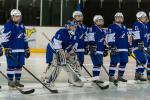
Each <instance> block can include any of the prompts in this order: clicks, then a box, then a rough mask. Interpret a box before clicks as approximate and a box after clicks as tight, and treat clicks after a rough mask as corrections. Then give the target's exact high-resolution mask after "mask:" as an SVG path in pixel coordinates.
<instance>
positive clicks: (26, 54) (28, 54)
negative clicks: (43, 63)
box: [24, 48, 30, 58]
mask: <svg viewBox="0 0 150 100" xmlns="http://www.w3.org/2000/svg"><path fill="white" fill-rule="evenodd" d="M24 56H25V58H29V57H30V49H29V48H28V49H25V52H24Z"/></svg>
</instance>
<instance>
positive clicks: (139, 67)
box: [132, 11, 148, 82]
mask: <svg viewBox="0 0 150 100" xmlns="http://www.w3.org/2000/svg"><path fill="white" fill-rule="evenodd" d="M136 18H137V21H136V22H135V23H134V24H133V26H132V31H133V32H132V34H133V41H132V47H133V53H134V55H135V57H136V59H137V60H138V61H139V62H140V63H138V62H136V72H135V80H137V81H141V82H144V81H147V79H146V78H144V74H143V72H144V68H143V66H144V65H145V64H146V61H147V57H146V54H145V50H146V49H147V35H148V34H147V32H148V29H147V26H146V24H145V23H146V20H147V15H146V13H145V12H144V11H139V12H137V14H136Z"/></svg>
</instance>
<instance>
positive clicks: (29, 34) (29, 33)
mask: <svg viewBox="0 0 150 100" xmlns="http://www.w3.org/2000/svg"><path fill="white" fill-rule="evenodd" d="M35 32H36V29H35V28H32V29H29V28H27V29H26V35H27V37H28V38H30V37H31V35H32V34H33V33H35Z"/></svg>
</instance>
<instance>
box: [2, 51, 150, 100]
mask: <svg viewBox="0 0 150 100" xmlns="http://www.w3.org/2000/svg"><path fill="white" fill-rule="evenodd" d="M85 59H86V60H85V66H86V67H87V69H88V70H89V71H91V68H92V66H91V61H90V59H89V57H86V58H85ZM0 61H1V69H2V71H3V72H4V73H6V62H5V57H4V56H3V57H1V58H0ZM104 65H105V66H106V67H107V68H108V66H109V58H108V57H107V58H105V59H104ZM25 66H26V67H27V68H28V69H29V70H30V71H32V72H33V73H34V74H35V75H36V76H37V77H38V78H41V76H42V72H43V71H44V70H45V67H46V64H45V55H44V54H32V55H31V57H30V58H29V59H28V60H26V65H25ZM126 70H127V71H126V73H125V77H126V78H127V79H129V80H130V81H129V82H128V83H127V84H125V83H120V84H119V86H118V87H115V86H114V85H113V84H110V88H109V89H107V90H100V89H99V88H98V87H96V86H91V83H86V84H85V86H84V87H83V88H77V87H72V86H69V85H68V83H67V74H66V73H65V72H64V71H62V72H61V75H60V76H59V78H58V80H57V84H56V87H58V90H59V93H58V94H52V93H50V92H49V91H48V90H46V89H45V88H43V87H42V86H41V85H40V84H39V83H38V82H37V81H36V80H35V79H34V78H32V76H30V75H29V74H28V73H27V72H26V71H24V70H23V75H22V83H24V84H25V89H30V88H34V89H35V92H34V93H33V94H30V95H23V94H20V93H19V92H18V91H17V90H9V89H8V87H7V81H6V80H5V79H4V78H3V77H2V76H0V84H1V85H2V89H1V91H0V100H150V95H149V93H150V83H145V84H137V83H135V82H134V81H133V79H134V72H135V61H134V60H133V59H131V58H130V61H129V64H128V65H127V68H126ZM116 73H117V72H116ZM83 74H84V75H85V76H88V75H87V74H86V73H85V71H84V70H83ZM101 79H102V80H105V81H108V77H107V75H106V74H105V72H104V71H103V70H102V73H101Z"/></svg>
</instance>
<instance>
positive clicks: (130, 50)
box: [128, 45, 132, 56]
mask: <svg viewBox="0 0 150 100" xmlns="http://www.w3.org/2000/svg"><path fill="white" fill-rule="evenodd" d="M131 55H132V47H131V45H129V46H128V56H131Z"/></svg>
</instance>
